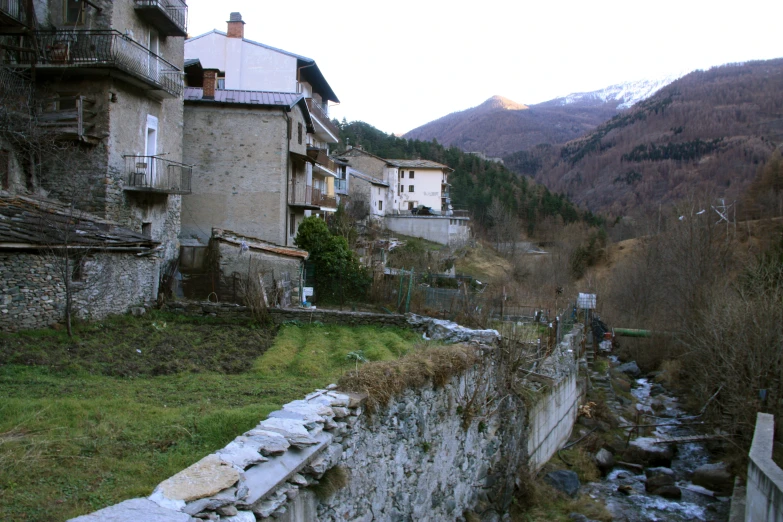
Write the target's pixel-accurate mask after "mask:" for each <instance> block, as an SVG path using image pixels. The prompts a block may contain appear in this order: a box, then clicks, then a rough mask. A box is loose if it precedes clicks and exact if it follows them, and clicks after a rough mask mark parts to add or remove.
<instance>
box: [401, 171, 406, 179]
mask: <svg viewBox="0 0 783 522" xmlns="http://www.w3.org/2000/svg"><path fill="white" fill-rule="evenodd" d="M400 179H405V171H404V170H401V171H400Z"/></svg>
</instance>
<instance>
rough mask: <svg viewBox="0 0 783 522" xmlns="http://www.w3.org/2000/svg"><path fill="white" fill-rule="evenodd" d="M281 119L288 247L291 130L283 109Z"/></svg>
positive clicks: (288, 119)
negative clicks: (283, 136) (282, 119)
mask: <svg viewBox="0 0 783 522" xmlns="http://www.w3.org/2000/svg"><path fill="white" fill-rule="evenodd" d="M283 118H285V122H286V123H285V225H284V226H285V230H283V234H284V236H285V246H290V245H289V244H288V231H289V230H290V226H291V225H290V223H289V222H288V220H289V216H290V214H291V213H290V212H289V211H288V198H289V193H288V191H289V189H290V185H289V183H288V171H289V170H291V136H290V134H289V133H288V129H289V128H291V127H290V125H291V118H289V117H288V110H286V109H283ZM291 132H293V129H291Z"/></svg>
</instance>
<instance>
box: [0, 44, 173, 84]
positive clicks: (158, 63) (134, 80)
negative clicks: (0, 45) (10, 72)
mask: <svg viewBox="0 0 783 522" xmlns="http://www.w3.org/2000/svg"><path fill="white" fill-rule="evenodd" d="M35 38H36V39H37V42H35V43H36V44H37V45H35V46H33V45H30V44H31V42H28V43H27V45H24V46H22V47H14V48H13V49H9V50H8V51H7V52H6V53H5V55H4V57H3V63H4V64H5V65H7V66H9V67H15V68H19V67H28V66H30V65H35V67H36V74H38V75H47V74H49V75H53V74H56V75H61V74H63V73H71V74H74V73H76V74H79V75H90V74H92V73H99V74H100V73H102V72H103V73H104V74H105V70H106V69H110V70H112V71H113V72H115V73H118V74H117V75H118V76H119V77H121V78H122V79H123V80H124V81H126V82H129V83H131V84H134V85H136V86H138V87H140V88H142V89H145V90H147V91H149V92H154V93H158V94H159V95H160V96H161V97H178V96H180V95H181V94H182V91H183V89H184V77H183V73H182V71H180V70H179V69H178V68H177V67H175V66H174V65H173V64H171V63H169V62H167V61H166V60H164V59H163V58H161V57H160V56H158V55H157V54H155V53H153V52H152V51H150V50H149V49H148V48H146V47H144V46H143V45H141V44H139V43H138V42H136V41H135V40H132V39H131V38H129V37H127V36H125V35H124V34H122V33H120V32H119V31H115V30H100V31H92V30H90V31H36V33H35ZM25 39H29V38H25ZM36 49H37V51H36Z"/></svg>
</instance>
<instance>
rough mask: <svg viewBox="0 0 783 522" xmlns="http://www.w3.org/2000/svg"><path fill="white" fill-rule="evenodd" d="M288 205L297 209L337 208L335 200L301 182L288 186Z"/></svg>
mask: <svg viewBox="0 0 783 522" xmlns="http://www.w3.org/2000/svg"><path fill="white" fill-rule="evenodd" d="M288 204H289V205H293V206H299V207H315V208H321V207H324V208H337V198H335V197H334V196H329V195H326V194H325V193H323V191H321V189H319V188H315V187H313V186H312V185H308V184H306V183H302V182H296V181H294V182H291V183H289V184H288Z"/></svg>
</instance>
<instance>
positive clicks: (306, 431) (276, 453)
mask: <svg viewBox="0 0 783 522" xmlns="http://www.w3.org/2000/svg"><path fill="white" fill-rule="evenodd" d="M335 388H336V386H335V385H331V386H329V389H326V390H317V391H316V392H314V393H311V394H310V395H308V396H307V397H306V398H305V399H304V400H297V401H293V402H290V403H288V404H286V405H284V406H283V409H282V410H279V411H276V412H273V413H271V414H270V415H269V418H268V419H267V420H265V421H262V422H261V423H259V424H258V426H256V427H255V428H253V429H252V430H250V431H248V432H246V433H244V434H242V435H240V436H239V437H237V438H236V439H234V440H233V441H232V442H230V443H229V444H228V445H227V446H226V447H224V448H223V449H220V450H218V451H216V452H215V453H213V454H211V455H208V456H206V457H204V458H203V459H201V460H200V461H199V462H197V463H195V464H193V465H192V466H190V467H189V468H187V469H185V470H183V471H181V472H179V473H177V474H176V475H174V476H173V477H171V478H169V479H167V480H165V481H163V482H162V483H160V484H159V485H158V487H157V488H155V491H154V492H153V493H152V495H151V496H150V497H149V498H147V499H133V500H128V501H125V502H122V503H120V504H117V505H115V506H111V507H108V508H106V509H102V510H100V511H97V512H95V513H92V514H90V515H85V516H82V517H78V518H75V519H72V521H71V522H91V521H97V520H107V519H110V520H117V521H124V520H128V521H131V520H134V521H135V520H156V521H161V522H162V521H171V522H174V521H177V522H180V521H182V522H185V521H192V520H194V518H195V519H200V520H222V521H229V522H254V521H255V520H258V519H261V520H263V519H265V518H269V517H279V516H281V515H282V514H284V513H285V512H286V510H287V508H286V504H287V503H288V502H289V501H290V500H293V499H294V498H296V496H297V495H298V493H299V490H300V489H301V488H306V487H307V486H310V485H313V484H314V483H317V481H318V479H319V478H321V477H322V476H323V475H324V473H325V472H326V471H327V470H328V469H330V468H331V467H333V466H335V465H336V464H337V463H338V462H339V461H340V459H341V458H342V453H343V447H342V445H341V444H340V443H341V442H342V441H343V437H345V436H346V435H347V434H348V433H349V432H350V431H351V429H352V428H353V427H354V426H355V425H356V424H357V422H358V419H359V416H360V415H361V414H362V409H363V403H364V402H365V400H366V396H365V395H361V394H355V393H346V392H338V391H336V390H335ZM140 517H141V518H140ZM192 517H194V518H192Z"/></svg>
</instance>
